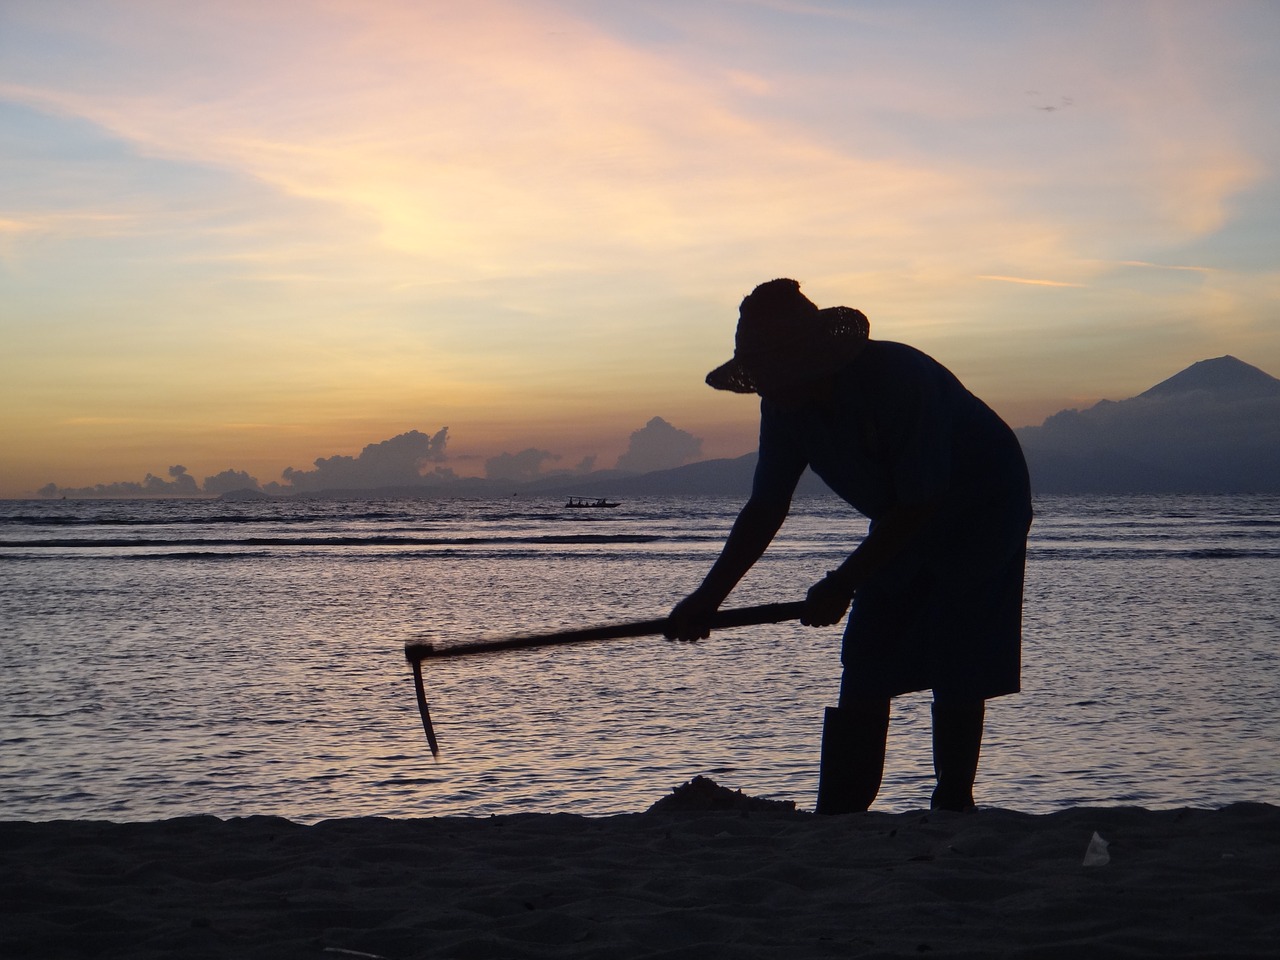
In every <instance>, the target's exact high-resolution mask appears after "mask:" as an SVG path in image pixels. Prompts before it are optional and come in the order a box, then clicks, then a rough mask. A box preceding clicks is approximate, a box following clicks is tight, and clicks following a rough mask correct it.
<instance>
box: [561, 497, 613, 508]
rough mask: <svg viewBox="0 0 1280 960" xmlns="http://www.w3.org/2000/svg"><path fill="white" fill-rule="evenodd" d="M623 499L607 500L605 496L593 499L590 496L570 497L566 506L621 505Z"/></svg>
mask: <svg viewBox="0 0 1280 960" xmlns="http://www.w3.org/2000/svg"><path fill="white" fill-rule="evenodd" d="M621 503H622V501H621V500H606V499H605V498H604V497H597V498H596V499H594V500H592V499H591V498H590V497H570V498H569V502H568V503H566V504H565V506H566V507H616V506H620V505H621Z"/></svg>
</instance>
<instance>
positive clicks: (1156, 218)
mask: <svg viewBox="0 0 1280 960" xmlns="http://www.w3.org/2000/svg"><path fill="white" fill-rule="evenodd" d="M1277 50H1280V4H1277V3H1275V2H1271V0H1257V2H1231V0H1188V2H1177V0H1168V2H1158V0H1153V2H1138V0H1099V2H1087V0H1081V2H1071V3H1066V2H1041V3H1035V2H1027V0H1021V2H1009V3H1003V2H982V0H972V2H965V3H952V2H944V0H934V2H923V0H919V2H911V0H907V2H903V0H884V2H863V0H850V2H845V3H838V2H823V0H758V2H753V0H634V2H618V3H613V2H609V3H605V2H599V0H597V2H589V0H545V2H542V0H519V2H515V0H513V2H500V0H468V2H466V3H459V2H456V0H454V2H443V0H440V2H437V0H218V2H216V3H196V4H191V3H175V2H172V0H73V2H64V0H3V2H0V284H2V285H3V295H2V297H0V338H2V339H0V450H2V451H3V453H2V454H0V496H6V497H13V496H21V495H24V494H27V493H30V492H31V491H34V490H36V489H37V488H39V487H41V486H43V485H44V484H47V483H50V482H53V483H56V484H57V485H59V486H61V487H78V486H86V485H91V484H96V483H103V482H113V481H139V480H141V479H142V478H143V476H144V475H146V474H147V473H152V474H156V475H161V476H167V473H166V471H167V470H168V469H169V468H170V467H171V466H172V465H175V464H181V465H184V466H185V467H186V468H187V470H188V471H189V473H190V474H191V475H193V476H195V477H196V478H198V479H199V478H203V477H205V476H209V475H212V474H216V473H218V472H219V471H222V470H226V469H228V468H230V469H235V470H243V471H247V472H248V473H249V474H252V475H253V476H255V477H257V478H258V479H259V480H261V481H263V482H266V481H269V480H279V479H280V476H281V472H282V471H283V470H284V469H285V468H288V467H294V468H308V467H310V466H311V464H312V462H313V461H314V460H316V458H319V457H331V456H335V455H348V456H354V455H356V454H358V453H359V452H360V451H361V449H362V448H363V447H364V446H365V445H366V444H370V443H375V442H378V441H382V440H386V439H388V438H391V437H394V436H397V435H399V434H402V433H405V432H406V431H410V430H420V431H422V432H423V433H426V434H430V435H434V434H436V433H437V432H438V431H439V430H440V429H441V428H442V427H448V446H447V453H446V459H445V461H444V463H445V464H446V465H447V466H448V468H450V469H452V470H454V471H456V472H457V473H458V474H461V475H483V474H484V471H485V464H486V461H489V460H491V459H493V458H496V457H500V456H501V455H502V454H511V455H513V456H514V455H518V454H519V453H521V452H522V451H527V450H531V449H532V450H536V451H541V452H542V453H544V454H546V455H547V456H545V457H542V458H541V460H542V469H544V470H551V469H571V468H573V467H574V465H576V464H579V463H581V462H582V461H583V460H584V458H587V457H595V461H594V462H595V466H596V467H600V468H602V467H612V466H613V465H614V464H615V463H616V462H617V459H618V457H619V456H620V455H622V454H623V453H624V452H625V451H627V449H628V441H629V437H630V435H631V434H632V433H633V432H634V431H637V430H639V429H640V428H641V427H643V426H644V425H645V424H646V423H647V422H648V421H650V420H651V418H653V417H655V416H660V417H662V418H663V419H664V420H666V421H668V422H669V423H670V424H672V425H673V426H674V427H676V428H678V429H679V430H683V431H687V432H688V433H691V434H693V435H694V436H695V437H697V438H699V439H701V440H702V447H701V453H702V455H703V456H705V457H713V456H736V455H738V454H742V453H745V452H748V451H749V450H751V449H753V448H754V440H755V428H756V417H757V408H756V404H755V403H754V402H753V400H752V399H751V398H746V397H741V396H735V395H730V394H722V393H717V392H715V391H712V390H711V389H710V388H708V387H706V386H705V385H704V384H703V376H704V375H705V373H706V372H707V370H709V369H710V368H711V367H713V366H715V365H716V364H718V363H720V362H721V361H722V360H724V359H726V358H727V357H728V356H729V354H730V353H731V352H732V343H733V329H734V323H735V321H736V314H737V304H738V301H739V300H740V299H741V298H742V296H743V295H744V294H745V293H747V292H748V291H749V290H750V289H751V287H752V286H754V285H755V284H756V283H759V282H761V281H763V280H767V279H770V278H773V277H777V276H793V277H795V278H797V279H799V280H800V281H801V282H802V284H803V285H804V289H805V292H806V293H808V295H809V296H810V297H811V298H812V299H813V300H815V301H816V302H817V303H818V304H819V305H821V306H829V305H834V304H846V305H848V306H853V307H858V308H860V309H862V310H863V311H864V312H865V313H866V314H867V315H868V316H869V317H870V319H871V324H872V335H873V336H878V337H881V338H884V339H890V340H900V341H904V342H907V343H911V344H913V345H915V346H919V347H921V348H922V349H924V350H926V351H927V352H929V353H931V354H932V355H933V356H935V357H937V358H938V359H939V360H941V361H942V362H943V363H944V364H946V365H947V366H948V367H950V368H951V369H952V370H953V371H955V372H956V373H957V374H958V375H959V376H960V378H961V379H962V380H964V381H965V382H966V384H967V385H968V386H969V387H970V388H971V389H973V390H974V392H976V393H978V394H979V395H980V396H982V397H983V398H984V399H986V400H987V401H988V402H989V403H990V404H991V405H992V406H993V407H995V408H996V409H997V410H998V411H999V412H1000V413H1001V414H1002V415H1003V416H1004V417H1005V418H1006V419H1007V420H1008V421H1009V422H1010V423H1011V424H1012V425H1014V426H1021V425H1026V424H1032V423H1039V422H1041V421H1042V420H1043V419H1044V417H1045V416H1047V415H1049V414H1051V413H1053V412H1055V411H1057V410H1059V409H1062V408H1064V407H1071V406H1082V405H1088V404H1091V403H1093V402H1095V401H1096V400H1098V399H1100V398H1103V397H1107V398H1111V399H1121V398H1124V397H1128V396H1132V395H1134V394H1135V393H1138V392H1141V391H1142V390H1144V389H1146V388H1147V387H1150V386H1151V385H1153V384H1154V383H1156V382H1158V381H1160V380H1162V379H1164V378H1166V377H1168V376H1170V375H1172V374H1173V373H1176V372H1177V371H1179V370H1181V369H1182V368H1184V367H1186V366H1187V365H1189V364H1190V363H1192V362H1194V361H1196V360H1201V359H1206V358H1210V357H1217V356H1222V355H1224V354H1232V355H1234V356H1236V357H1239V358H1240V359H1241V360H1244V361H1246V362H1247V363H1251V364H1253V365H1255V366H1258V367H1261V368H1262V369H1263V370H1266V371H1267V372H1268V373H1271V374H1273V375H1280V229H1278V228H1280V122H1277V120H1278V119H1280V57H1277V56H1276V51H1277ZM553 458H558V459H553ZM433 466H435V464H433Z"/></svg>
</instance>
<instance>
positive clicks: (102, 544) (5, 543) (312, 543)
mask: <svg viewBox="0 0 1280 960" xmlns="http://www.w3.org/2000/svg"><path fill="white" fill-rule="evenodd" d="M669 539H672V538H671V537H670V536H667V535H663V534H648V533H565V534H538V535H511V536H495V537H416V536H395V535H387V534H377V535H373V536H367V537H356V536H317V537H178V538H172V539H161V538H152V537H101V538H91V537H64V538H47V539H38V540H0V549H12V550H32V549H62V550H85V549H102V548H109V549H116V550H119V549H150V548H155V547H170V548H172V547H198V548H201V547H202V548H206V549H207V548H210V547H229V548H238V547H379V546H389V547H461V546H481V547H484V546H494V545H501V544H516V545H518V544H547V545H552V546H556V545H559V546H563V545H569V544H614V543H617V544H627V543H656V542H659V541H662V540H669Z"/></svg>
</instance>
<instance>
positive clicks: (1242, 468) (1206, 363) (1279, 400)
mask: <svg viewBox="0 0 1280 960" xmlns="http://www.w3.org/2000/svg"><path fill="white" fill-rule="evenodd" d="M650 426H652V423H651V424H650ZM1015 432H1016V433H1017V435H1018V439H1019V441H1020V442H1021V444H1022V448H1023V450H1024V451H1025V453H1026V457H1027V464H1028V467H1029V469H1030V472H1031V485H1032V489H1033V491H1034V492H1035V493H1038V494H1112V493H1114V494H1124V493H1206V494H1209V493H1280V380H1277V379H1276V378H1275V377H1273V376H1271V375H1270V374H1267V373H1264V372H1263V371H1262V370H1259V369H1258V368H1257V367H1253V366H1250V365H1249V364H1247V363H1244V362H1243V361H1241V360H1238V359H1236V358H1235V357H1230V356H1227V357H1217V358H1215V359H1212V360H1201V361H1200V362H1199V363H1194V364H1192V365H1191V366H1189V367H1187V368H1186V369H1185V370H1183V371H1181V372H1180V373H1177V374H1175V375H1174V376H1172V377H1170V378H1169V379H1167V380H1164V381H1162V382H1160V383H1158V384H1156V385H1155V386H1154V387H1151V388H1150V389H1149V390H1146V391H1144V392H1143V393H1140V394H1138V395H1137V396H1135V397H1130V398H1129V399H1127V400H1119V401H1113V400H1102V401H1100V402H1099V403H1096V404H1094V405H1093V406H1091V407H1089V408H1087V409H1084V410H1062V411H1059V412H1058V413H1055V414H1054V415H1053V416H1051V417H1048V418H1047V419H1046V420H1045V421H1044V423H1042V424H1041V425H1040V426H1037V427H1022V428H1020V429H1018V430H1017V431H1015ZM446 433H447V431H446V430H441V431H439V433H437V434H435V435H434V436H428V435H427V434H424V433H421V432H419V431H416V430H413V431H409V432H408V433H405V434H401V435H400V436H398V437H394V438H392V439H390V440H386V441H383V442H382V443H377V444H370V445H369V446H368V447H366V448H365V450H364V451H363V452H362V453H361V455H360V456H359V457H345V456H334V457H330V458H327V459H323V460H318V461H316V465H317V470H316V471H310V472H307V471H294V470H292V469H290V470H286V471H285V477H286V480H289V481H290V482H291V483H292V481H294V480H296V479H297V478H298V477H307V478H309V479H310V480H311V482H310V483H309V484H308V486H307V487H306V488H303V489H301V490H300V489H297V488H296V487H295V489H287V488H285V487H283V485H280V484H270V485H267V486H266V489H264V488H263V487H259V486H257V481H256V480H254V478H253V477H250V476H249V475H248V474H245V473H242V472H238V471H226V472H225V473H223V474H221V475H219V476H218V477H214V478H209V479H207V480H206V482H205V488H204V492H212V490H213V486H212V485H213V481H215V480H216V481H219V482H218V486H219V487H220V489H221V490H222V491H223V492H222V493H221V497H222V498H223V499H226V500H248V499H255V500H256V499H263V498H270V497H274V496H286V497H291V498H305V497H317V498H330V499H331V498H343V497H346V498H352V499H357V498H358V499H367V498H369V497H419V498H452V497H474V498H484V499H491V498H507V497H513V496H514V497H531V498H532V497H546V498H561V499H563V498H565V497H586V498H589V499H591V500H593V501H594V500H596V499H601V498H608V499H610V500H618V499H621V498H634V497H671V496H682V497H698V496H710V497H733V498H737V499H743V498H745V497H746V496H747V495H748V494H749V493H750V492H751V478H752V474H753V473H754V471H755V464H756V455H755V453H749V454H746V455H744V456H741V457H735V458H732V459H722V460H700V461H697V462H694V463H687V464H685V465H684V466H679V467H673V468H671V469H667V470H657V471H652V472H648V473H639V472H629V471H626V470H619V469H616V468H615V469H613V470H596V471H593V472H575V471H564V472H558V473H552V474H548V475H545V476H542V477H539V478H537V479H534V480H519V481H517V480H501V479H492V478H480V477H458V476H456V475H454V474H453V473H452V471H449V470H444V469H437V470H436V471H435V472H433V473H431V474H428V475H421V473H420V470H419V466H420V462H421V461H422V460H424V459H425V460H428V461H434V460H440V459H442V458H443V445H444V441H445V435H446ZM689 439H690V440H693V439H694V438H692V437H690V438H689ZM534 452H536V451H534ZM367 460H368V461H373V462H374V464H375V465H385V464H386V463H391V464H392V465H397V466H398V467H399V468H400V469H397V470H395V471H390V473H391V474H395V475H397V479H396V480H395V481H393V483H394V485H385V484H386V483H387V480H386V479H385V478H387V477H388V475H389V471H386V470H377V471H374V473H375V474H376V475H377V476H378V477H379V478H382V483H381V484H378V483H371V482H369V479H370V476H371V475H370V474H368V473H362V470H361V469H359V468H360V467H361V466H362V465H363V464H364V463H365V461H367ZM321 466H324V467H326V468H327V469H326V472H325V474H324V479H326V480H328V481H330V482H329V483H321V482H320V481H319V480H317V479H316V477H317V476H318V475H320V474H321V471H320V470H319V469H318V468H319V467H321ZM400 477H403V480H400V479H399V478H400ZM338 478H341V479H340V480H339V482H337V483H335V482H333V481H334V480H337V479H338ZM362 481H363V482H362ZM241 483H243V488H240V484H241ZM347 483H350V486H347ZM201 492H202V489H201V487H200V486H199V485H198V484H197V482H196V480H195V478H193V477H192V476H190V475H189V474H187V472H186V468H185V467H181V466H174V467H170V468H169V479H168V480H165V479H163V478H159V477H153V476H151V475H150V474H148V475H147V479H146V480H145V481H144V482H143V483H141V484H110V485H99V487H97V488H88V489H78V490H70V489H63V488H60V487H57V486H56V485H55V484H52V483H51V484H49V485H48V486H47V487H45V488H42V489H41V490H40V491H38V495H39V496H43V497H55V496H68V495H69V496H73V497H86V496H89V497H95V496H96V497H149V496H200V495H201ZM796 495H797V496H801V497H804V496H831V495H832V494H831V493H830V491H829V490H828V489H827V487H826V486H825V485H824V484H823V483H822V482H821V481H820V480H819V479H818V478H817V477H815V476H814V475H813V474H812V473H808V472H806V474H805V475H804V477H802V478H801V481H800V486H799V488H798V489H797V491H796Z"/></svg>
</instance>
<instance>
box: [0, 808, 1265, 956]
mask: <svg viewBox="0 0 1280 960" xmlns="http://www.w3.org/2000/svg"><path fill="white" fill-rule="evenodd" d="M1094 834H1097V835H1098V836H1100V837H1101V838H1102V839H1104V840H1105V841H1106V842H1107V847H1106V854H1107V857H1108V858H1109V859H1108V862H1106V863H1103V864H1100V865H1093V866H1086V865H1085V863H1084V861H1085V857H1086V852H1087V851H1088V850H1089V849H1090V845H1091V841H1092V840H1093V837H1094ZM1094 849H1095V851H1096V850H1097V848H1096V847H1095V848H1094ZM1277 862H1280V806H1274V805H1271V804H1258V803H1237V804H1232V805H1229V806H1225V807H1222V808H1218V809H1198V808H1183V809H1170V810H1145V809H1142V808H1137V807H1079V808H1072V809H1068V810H1062V811H1058V812H1055V813H1048V814H1024V813H1018V812H1015V811H1010V810H1003V809H985V808H984V809H979V810H978V811H976V812H973V813H967V814H948V813H930V812H928V811H916V812H910V813H878V812H874V811H872V812H869V813H865V814H854V815H850V816H844V817H819V816H816V815H814V814H812V813H807V812H796V811H787V810H748V809H727V810H710V811H707V810H700V811H676V812H664V811H652V810H651V811H650V812H647V813H633V814H621V815H614V816H606V817H588V816H582V815H577V814H543V813H514V814H506V815H502V816H495V817H440V818H424V819H384V818H355V819H339V820H326V821H322V822H319V823H315V824H309V825H307V824H300V823H295V822H293V821H289V820H285V819H281V818H277V817H253V816H251V817H244V818H234V819H227V820H222V819H218V818H216V817H212V816H196V817H182V818H177V819H172V820H158V821H146V822H136V823H114V822H108V821H76V820H61V821H42V822H27V821H0V876H2V877H3V878H4V879H3V880H2V881H0V885H2V887H3V892H2V901H0V902H3V903H4V904H5V906H4V908H3V914H4V923H3V924H0V955H3V956H13V957H42V956H44V957H53V956H57V957H59V958H74V957H91V956H92V957H97V956H109V957H113V958H121V960H141V958H150V957H162V956H163V957H182V958H199V957H237V958H256V957H261V958H268V957H270V958H273V960H278V958H287V957H329V958H334V957H342V956H348V957H350V956H364V957H366V958H369V957H380V958H385V960H409V958H457V960H461V958H503V957H569V958H573V960H586V958H602V960H603V958H621V957H647V958H670V960H675V958H684V957H688V958H693V957H695V956H696V957H699V958H705V957H707V956H712V957H716V958H722V957H726V958H739V957H740V958H764V957H787V958H798V960H803V958H810V957H813V958H827V957H831V958H834V957H851V956H852V957H889V956H929V957H956V958H958V957H980V956H981V957H993V956H996V957H998V956H1010V957H1014V956H1019V957H1021V956H1035V957H1037V958H1040V957H1064V958H1065V957H1077V956H1089V957H1091V958H1097V957H1134V956H1155V955H1160V956H1162V957H1179V956H1185V957H1191V956H1209V955H1212V956H1215V957H1263V956H1272V955H1274V952H1275V947H1276V944H1277V943H1280V910H1277V909H1276V907H1277V906H1280V872H1277V871H1276V869H1275V864H1276V863H1277Z"/></svg>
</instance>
